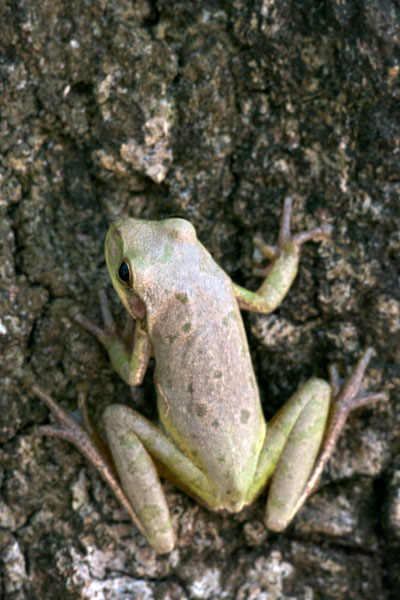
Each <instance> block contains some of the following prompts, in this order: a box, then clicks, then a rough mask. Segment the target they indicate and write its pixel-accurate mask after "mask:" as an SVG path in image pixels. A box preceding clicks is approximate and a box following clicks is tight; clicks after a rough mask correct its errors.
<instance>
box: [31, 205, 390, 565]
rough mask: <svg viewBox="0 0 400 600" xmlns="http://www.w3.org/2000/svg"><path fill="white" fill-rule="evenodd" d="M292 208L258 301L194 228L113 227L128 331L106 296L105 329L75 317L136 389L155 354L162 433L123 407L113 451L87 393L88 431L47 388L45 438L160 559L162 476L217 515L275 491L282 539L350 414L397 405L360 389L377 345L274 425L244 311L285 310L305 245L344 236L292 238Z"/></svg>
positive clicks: (169, 224)
mask: <svg viewBox="0 0 400 600" xmlns="http://www.w3.org/2000/svg"><path fill="white" fill-rule="evenodd" d="M292 202H293V201H292V199H291V198H286V199H285V201H284V206H283V213H282V219H281V225H280V231H279V235H278V242H277V244H276V245H275V246H270V245H268V244H266V243H264V241H263V240H262V239H261V238H260V237H259V236H258V237H256V238H255V239H254V243H255V245H256V246H257V247H258V249H259V251H260V252H261V254H262V255H263V256H265V257H267V259H269V261H270V264H269V266H268V269H267V272H266V274H265V277H264V280H263V282H262V284H261V286H260V287H259V289H258V290H257V291H255V292H253V291H250V290H248V289H246V288H244V287H242V286H240V285H237V284H235V283H233V281H232V280H231V278H230V277H229V275H228V274H227V273H225V271H224V270H223V269H222V268H221V267H220V266H219V265H218V264H217V262H216V261H215V260H214V259H213V258H212V256H211V254H210V253H209V252H208V251H207V250H206V248H205V247H204V246H203V244H202V243H201V242H200V241H199V239H198V238H197V235H196V230H195V228H194V226H193V225H192V224H191V223H190V222H189V221H188V220H185V219H183V218H180V217H170V218H167V219H163V220H159V221H156V220H147V219H141V218H130V217H129V218H128V217H127V218H120V219H118V220H116V221H115V222H114V223H112V224H111V226H110V228H109V230H108V233H107V237H106V241H105V257H106V264H107V268H108V272H109V275H110V278H111V281H112V284H113V286H114V288H115V290H116V292H117V294H118V296H119V298H120V300H121V301H122V303H123V305H124V306H125V308H126V311H127V313H128V320H127V326H126V327H125V329H124V331H123V332H122V333H121V332H120V331H119V330H118V328H117V327H116V325H115V322H114V319H113V316H112V314H111V311H110V308H109V305H108V299H107V295H106V293H105V291H104V289H103V290H101V292H100V307H101V312H102V317H103V322H104V325H103V327H100V326H98V325H96V324H94V323H93V322H92V321H90V320H89V319H87V318H86V317H85V316H84V315H83V314H82V313H81V312H80V311H79V310H74V311H73V312H72V318H73V319H74V320H75V321H76V322H77V323H78V324H79V325H81V326H82V327H84V328H85V329H86V330H87V331H88V332H90V333H91V334H93V335H94V336H95V337H96V338H97V339H98V340H99V342H100V343H101V344H102V345H103V346H104V347H105V349H106V350H107V352H108V355H109V358H110V360H111V363H112V365H113V367H114V368H115V370H116V371H117V373H118V374H119V375H120V376H121V377H122V379H123V380H124V381H125V382H126V383H127V384H128V385H129V386H138V385H140V384H141V382H142V381H143V377H144V374H145V372H146V369H147V366H148V363H149V359H150V357H154V360H155V369H154V384H155V389H156V395H157V410H158V422H157V423H155V422H152V421H150V420H149V419H147V418H146V417H144V416H143V415H141V414H140V412H138V411H136V410H134V409H133V408H132V407H130V406H128V405H126V404H111V405H109V406H108V407H107V408H106V410H105V412H104V415H103V423H104V430H105V435H106V438H107V442H106V443H105V442H104V441H103V439H102V438H101V436H100V435H99V434H98V432H97V429H96V428H95V427H93V425H92V424H91V422H90V419H89V417H88V414H87V409H86V405H85V394H84V393H83V391H82V390H81V392H80V393H79V394H78V396H79V404H80V406H81V409H82V413H83V415H84V424H83V425H81V424H79V423H78V422H77V421H76V420H75V419H74V418H73V417H71V416H70V415H68V414H67V412H66V411H64V409H63V408H62V407H61V406H60V405H59V404H58V403H57V402H56V401H55V400H54V399H53V398H52V397H51V396H50V395H49V394H47V393H46V392H45V391H44V390H42V389H41V388H40V387H39V386H37V385H35V386H34V390H33V391H34V393H35V394H36V396H38V397H39V398H41V399H42V400H43V401H44V402H45V403H46V404H47V405H48V407H49V408H50V410H51V412H52V413H53V415H54V417H55V419H56V424H49V425H43V426H41V427H39V428H38V430H37V433H38V434H39V435H50V436H55V437H59V438H61V439H64V440H66V441H68V442H70V443H72V444H74V445H75V446H76V448H77V449H78V450H79V451H80V452H81V453H82V454H83V455H84V456H85V457H86V458H87V459H88V460H89V461H90V463H91V464H92V465H93V466H94V467H95V468H96V469H97V471H98V472H99V473H100V475H101V476H102V477H103V479H104V480H105V481H106V482H107V483H108V484H109V485H110V487H111V489H112V490H113V492H114V494H115V496H116V497H117V499H118V500H119V501H120V503H121V504H122V506H123V507H124V508H125V509H126V511H127V512H128V514H129V515H130V517H131V519H132V521H133V523H134V524H135V525H136V526H137V527H138V529H139V531H140V532H141V533H142V534H143V535H144V536H145V538H146V539H147V541H148V542H149V544H150V545H151V546H152V547H153V548H154V550H155V551H156V552H157V553H160V554H162V553H168V552H171V551H172V550H173V548H174V547H175V545H176V535H175V531H174V527H173V524H172V520H171V516H170V510H169V507H168V504H167V501H166V496H165V493H164V489H163V486H162V483H161V479H160V477H162V478H166V479H168V480H169V481H171V482H172V483H173V484H174V485H175V486H177V487H178V488H180V489H181V490H183V491H184V492H185V493H187V494H188V495H189V496H191V497H192V498H194V499H195V500H196V501H198V502H199V503H200V504H202V505H203V506H205V507H207V508H208V509H210V510H212V511H217V512H220V511H228V512H231V513H237V512H239V511H241V510H242V509H243V508H244V507H246V506H248V505H250V504H251V503H253V502H254V501H255V499H256V498H257V497H258V496H259V495H260V494H262V493H263V492H264V490H265V489H266V487H267V484H268V485H269V490H268V496H267V501H266V509H265V518H264V521H265V525H266V527H267V529H268V530H271V531H274V532H280V531H283V530H284V529H285V528H286V527H287V525H288V524H289V523H290V522H291V521H292V519H293V518H294V516H295V515H296V513H297V512H298V511H299V510H300V508H301V507H302V505H303V504H304V502H305V500H306V499H307V498H308V497H309V496H310V494H311V493H312V492H313V491H314V490H315V489H316V487H317V485H318V482H319V480H320V477H321V473H322V471H323V469H324V466H325V465H326V463H327V461H328V459H329V458H330V456H331V455H332V452H333V449H334V447H335V444H336V440H337V438H338V436H339V434H340V432H341V431H342V429H343V426H344V423H345V422H346V419H347V416H348V414H349V412H350V411H352V410H353V409H355V408H357V407H359V406H363V405H366V404H370V403H372V402H376V401H380V400H385V399H387V395H386V394H385V393H384V392H366V391H364V390H363V389H362V387H361V386H362V379H363V376H364V373H365V370H366V368H367V365H368V362H369V360H370V358H371V355H372V352H373V351H372V348H367V349H366V350H365V351H364V352H363V353H362V355H361V357H360V359H359V360H358V362H357V363H356V365H355V366H354V367H353V369H352V370H351V372H350V374H349V375H348V377H347V379H346V380H345V381H344V383H343V382H342V381H341V380H340V378H339V375H338V370H337V368H336V367H335V366H332V368H331V370H330V381H326V380H325V379H322V378H320V377H315V376H314V377H311V379H309V380H308V381H306V382H305V383H304V384H303V385H301V386H300V387H299V389H298V390H297V391H295V392H294V394H293V395H292V396H291V398H289V400H287V401H286V403H285V404H283V406H282V407H281V408H280V409H279V410H278V412H277V413H276V414H275V415H274V416H273V418H272V419H271V420H270V421H269V422H268V424H267V423H266V420H265V418H264V414H263V410H262V406H261V401H260V393H259V390H258V387H257V383H256V378H255V373H254V368H253V366H252V361H251V357H250V351H249V345H248V341H247V337H246V333H245V328H244V325H243V320H242V317H241V312H240V310H247V311H253V312H258V313H262V314H268V313H270V312H271V311H273V310H274V309H275V308H276V307H277V306H278V305H279V304H280V303H281V302H282V300H283V299H284V298H285V296H286V294H287V292H288V290H289V288H290V287H291V285H292V283H293V281H294V279H295V277H296V274H297V271H298V266H299V259H300V251H301V247H302V246H303V244H304V243H305V242H308V241H322V240H325V239H326V238H327V237H329V236H330V234H331V228H330V226H328V225H322V226H320V227H317V228H315V229H312V230H309V231H304V232H301V233H297V234H292V233H291V225H290V223H291V218H292Z"/></svg>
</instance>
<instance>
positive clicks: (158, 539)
mask: <svg viewBox="0 0 400 600" xmlns="http://www.w3.org/2000/svg"><path fill="white" fill-rule="evenodd" d="M130 413H131V411H130V409H129V408H128V407H126V406H123V405H121V404H114V405H111V406H109V407H108V408H107V409H106V411H105V413H104V417H103V418H104V424H105V429H106V433H107V441H108V444H109V447H110V450H111V453H112V456H113V459H114V463H115V466H116V468H117V471H118V476H119V479H120V482H121V486H122V488H123V490H124V492H125V494H126V495H127V497H128V498H129V500H130V502H131V504H132V507H133V509H134V510H135V512H136V514H137V516H138V518H139V520H140V522H141V524H142V527H143V533H144V535H145V536H146V537H147V538H148V540H149V542H150V544H151V545H152V546H153V547H154V548H155V549H156V550H157V551H158V552H169V551H170V550H171V549H172V548H173V547H174V543H175V540H174V532H173V528H172V523H171V519H170V515H169V510H168V506H167V502H166V499H165V496H164V492H163V489H162V486H161V483H160V480H159V477H158V474H157V471H156V469H155V466H154V463H153V461H152V459H151V457H150V456H149V454H148V453H147V451H146V450H145V447H144V445H143V444H142V442H141V441H140V439H139V438H138V436H137V435H136V433H135V432H134V428H133V427H132V415H131V414H130Z"/></svg>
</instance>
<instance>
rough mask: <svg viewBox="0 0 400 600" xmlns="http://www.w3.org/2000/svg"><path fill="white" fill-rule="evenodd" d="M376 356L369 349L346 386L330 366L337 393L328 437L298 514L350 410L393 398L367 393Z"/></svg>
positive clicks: (324, 441)
mask: <svg viewBox="0 0 400 600" xmlns="http://www.w3.org/2000/svg"><path fill="white" fill-rule="evenodd" d="M372 354H373V349H372V348H367V349H366V350H365V351H364V352H363V354H362V355H361V357H360V358H359V360H358V362H357V364H356V365H355V367H354V368H353V370H352V371H351V373H350V375H349V376H348V377H347V378H346V379H345V380H344V382H343V383H342V382H341V381H340V379H339V377H338V373H337V369H336V366H335V365H332V366H331V367H330V382H331V388H332V392H333V399H332V405H331V410H330V415H329V422H328V425H327V429H326V432H325V437H324V440H323V442H322V446H321V449H320V452H319V455H318V459H317V462H316V463H315V466H314V469H313V471H312V473H311V476H310V479H309V480H308V482H307V484H306V486H305V488H304V490H303V492H302V494H301V496H300V498H299V499H298V501H297V504H296V508H295V511H294V512H297V511H298V510H299V508H300V507H301V506H302V505H303V503H304V502H305V500H306V499H307V498H308V496H309V495H310V494H311V493H312V492H313V491H314V490H315V488H316V486H317V485H318V481H319V479H320V477H321V475H322V471H323V469H324V467H325V465H326V463H327V461H328V460H329V458H330V457H331V455H332V452H333V450H334V447H335V445H336V442H337V439H338V437H339V435H340V433H341V431H342V429H343V427H344V424H345V422H346V419H347V417H348V415H349V413H350V411H352V410H354V409H355V408H359V407H360V406H365V405H368V404H372V403H374V402H380V401H387V400H388V399H389V396H388V394H387V393H386V392H366V391H365V390H363V389H362V387H361V384H362V380H363V377H364V373H365V371H366V368H367V366H368V363H369V361H370V359H371V356H372Z"/></svg>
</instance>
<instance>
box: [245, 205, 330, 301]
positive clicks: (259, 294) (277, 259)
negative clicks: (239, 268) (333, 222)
mask: <svg viewBox="0 0 400 600" xmlns="http://www.w3.org/2000/svg"><path fill="white" fill-rule="evenodd" d="M292 204H293V201H292V198H285V201H284V205H283V213H282V220H281V226H280V231H279V236H278V243H277V245H276V246H269V245H267V244H265V243H264V242H263V241H262V240H261V239H259V238H255V239H254V243H255V244H256V245H257V246H258V248H259V249H260V250H261V252H262V253H263V254H264V256H266V257H267V258H268V259H270V261H271V264H270V266H269V267H268V269H267V276H266V278H265V279H264V281H263V283H262V284H261V286H260V288H259V289H258V290H257V291H256V292H251V291H250V290H247V289H246V288H243V287H241V286H240V285H236V284H233V289H234V292H235V296H236V299H237V301H238V304H239V307H240V308H241V309H244V310H250V311H253V312H260V313H270V312H272V311H273V310H275V308H276V307H277V306H278V305H279V304H280V303H281V302H282V300H283V299H284V297H285V296H286V294H287V292H288V290H289V288H290V286H291V285H292V283H293V280H294V279H295V277H296V274H297V270H298V265H299V259H300V248H301V246H302V244H304V243H305V242H307V241H309V240H314V241H317V240H323V239H325V238H326V237H327V236H328V235H329V234H330V232H331V227H330V226H329V225H325V226H322V227H317V228H316V229H312V230H311V231H303V232H301V233H297V234H295V235H292V234H291V233H290V220H291V215H292Z"/></svg>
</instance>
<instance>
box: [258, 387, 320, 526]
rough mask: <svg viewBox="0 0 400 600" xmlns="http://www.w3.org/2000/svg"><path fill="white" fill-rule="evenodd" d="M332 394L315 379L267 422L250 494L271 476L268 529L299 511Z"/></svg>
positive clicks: (283, 524) (285, 522)
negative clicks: (300, 499) (300, 498)
mask: <svg viewBox="0 0 400 600" xmlns="http://www.w3.org/2000/svg"><path fill="white" fill-rule="evenodd" d="M330 397H331V387H330V385H329V384H328V383H327V382H326V381H324V380H323V379H317V378H312V379H310V380H309V381H307V382H306V383H305V384H304V385H303V386H302V387H301V388H300V389H299V390H298V391H297V392H296V393H295V394H294V395H293V396H292V397H291V398H290V399H289V400H288V401H287V402H286V403H285V404H284V405H283V407H282V408H281V409H280V410H279V411H278V413H277V414H276V415H275V416H274V418H273V419H272V420H271V421H270V422H269V423H268V427H267V435H266V441H265V444H264V447H263V449H262V452H261V455H260V460H259V464H258V467H257V473H256V477H255V481H254V485H253V486H252V490H251V491H250V495H251V494H252V493H255V494H256V493H257V490H259V489H260V488H262V487H263V485H265V483H266V482H267V481H268V480H269V479H270V478H271V477H272V479H271V486H270V489H269V493H268V501H267V511H266V519H265V521H266V525H267V527H268V528H269V529H272V530H274V531H281V530H283V529H284V528H285V527H286V525H287V524H288V523H289V521H290V520H291V519H292V518H293V516H294V514H295V512H296V510H297V508H296V507H297V501H298V498H299V496H300V495H301V493H302V491H303V489H304V487H305V485H306V483H307V481H308V479H309V477H310V474H311V472H312V469H313V466H314V463H315V460H316V457H317V455H318V451H319V449H320V446H321V442H322V439H323V436H324V431H325V426H326V421H327V418H328V413H329V405H330ZM250 501H251V498H250Z"/></svg>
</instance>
